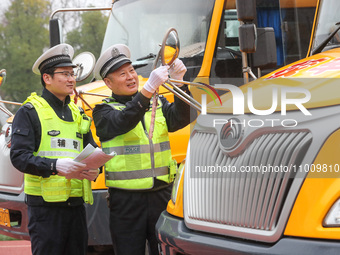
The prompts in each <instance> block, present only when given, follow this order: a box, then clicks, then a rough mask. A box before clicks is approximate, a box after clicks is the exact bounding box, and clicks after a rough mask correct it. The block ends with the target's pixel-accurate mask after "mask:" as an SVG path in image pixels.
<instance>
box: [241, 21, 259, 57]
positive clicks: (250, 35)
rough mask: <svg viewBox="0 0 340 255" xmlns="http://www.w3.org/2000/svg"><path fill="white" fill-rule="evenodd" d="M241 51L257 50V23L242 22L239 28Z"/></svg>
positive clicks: (251, 51) (250, 51)
mask: <svg viewBox="0 0 340 255" xmlns="http://www.w3.org/2000/svg"><path fill="white" fill-rule="evenodd" d="M238 32H239V44H240V51H241V52H245V53H253V52H255V51H256V44H257V42H256V41H257V34H256V26H255V24H242V25H241V26H240V27H239V28H238Z"/></svg>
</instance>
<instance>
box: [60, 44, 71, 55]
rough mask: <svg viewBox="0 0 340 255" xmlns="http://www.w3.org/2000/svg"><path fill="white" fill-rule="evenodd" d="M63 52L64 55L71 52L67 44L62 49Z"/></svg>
mask: <svg viewBox="0 0 340 255" xmlns="http://www.w3.org/2000/svg"><path fill="white" fill-rule="evenodd" d="M61 53H62V54H63V55H68V53H69V50H68V47H67V46H65V47H64V48H63V49H62V51H61Z"/></svg>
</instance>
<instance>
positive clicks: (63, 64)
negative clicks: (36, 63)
mask: <svg viewBox="0 0 340 255" xmlns="http://www.w3.org/2000/svg"><path fill="white" fill-rule="evenodd" d="M67 66H71V67H73V68H75V67H77V65H75V64H73V63H60V64H58V65H55V66H53V67H67Z"/></svg>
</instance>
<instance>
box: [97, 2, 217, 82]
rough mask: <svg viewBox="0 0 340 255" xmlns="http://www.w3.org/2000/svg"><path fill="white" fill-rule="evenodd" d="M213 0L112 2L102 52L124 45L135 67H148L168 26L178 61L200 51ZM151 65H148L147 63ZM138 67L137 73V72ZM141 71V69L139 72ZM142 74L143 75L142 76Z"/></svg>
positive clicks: (204, 42) (201, 50) (203, 42)
mask: <svg viewBox="0 0 340 255" xmlns="http://www.w3.org/2000/svg"><path fill="white" fill-rule="evenodd" d="M214 2H215V1H214V0H187V1H182V0H172V1H159V0H124V1H115V2H114V4H113V8H112V12H111V15H110V18H109V23H108V26H107V30H106V34H105V38H104V42H103V47H102V52H103V51H104V50H105V49H107V48H108V47H110V46H111V45H113V44H117V43H123V44H126V45H127V46H128V47H129V48H130V50H131V60H132V61H133V65H134V66H135V68H136V67H138V68H139V67H144V66H148V68H147V69H149V71H150V66H151V64H152V62H153V60H154V59H155V56H156V55H157V53H158V51H159V50H160V46H159V45H160V44H161V43H162V40H163V37H164V35H165V34H166V32H167V30H168V29H169V28H170V27H173V28H175V29H176V30H177V32H178V35H179V38H180V44H181V50H180V56H179V57H181V58H183V57H187V56H194V55H198V54H201V53H203V52H204V49H205V44H206V40H207V36H208V30H209V26H210V20H211V15H212V11H213V7H214ZM150 63H151V64H150ZM141 69H145V68H140V69H139V70H138V72H139V73H140V72H141ZM142 71H143V70H142ZM142 75H143V74H142Z"/></svg>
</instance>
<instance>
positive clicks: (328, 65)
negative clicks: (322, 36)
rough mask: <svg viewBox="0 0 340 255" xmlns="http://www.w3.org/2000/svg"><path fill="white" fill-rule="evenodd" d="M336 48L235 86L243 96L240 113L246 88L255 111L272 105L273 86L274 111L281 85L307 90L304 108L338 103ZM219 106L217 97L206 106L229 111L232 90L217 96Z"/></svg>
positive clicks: (339, 73) (338, 57) (339, 83)
mask: <svg viewBox="0 0 340 255" xmlns="http://www.w3.org/2000/svg"><path fill="white" fill-rule="evenodd" d="M338 78H340V48H338V49H333V50H329V51H326V52H323V53H320V54H317V55H314V56H311V57H308V58H305V59H302V60H300V61H298V62H295V63H293V64H291V65H288V66H285V67H283V68H280V69H278V70H276V71H274V72H272V73H270V74H268V75H266V76H263V77H261V78H259V79H257V80H255V81H252V82H250V83H248V84H245V85H243V86H241V87H239V89H241V90H242V92H243V95H244V102H245V106H244V112H245V113H250V110H249V109H248V104H247V102H248V95H249V89H250V88H251V90H252V102H253V106H254V108H255V109H257V110H267V109H270V108H271V106H272V104H273V89H274V88H276V89H277V90H278V95H277V100H278V106H277V108H276V111H280V110H281V100H280V99H281V94H280V91H281V90H282V88H285V89H288V90H289V88H292V87H295V88H301V89H303V90H308V91H309V92H310V94H311V98H310V100H309V101H308V102H306V103H304V104H303V106H304V107H305V108H306V109H312V108H318V107H326V106H331V105H337V104H340V79H338ZM305 96H306V95H304V94H302V93H289V94H287V98H289V99H294V98H304V97H305ZM221 101H222V106H221V105H220V103H218V100H215V101H212V102H210V103H209V104H208V105H207V108H208V109H207V111H208V112H209V113H232V112H233V96H232V93H225V94H224V95H223V96H221ZM289 110H298V107H297V106H295V105H293V104H292V105H289V104H288V105H287V111H289Z"/></svg>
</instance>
